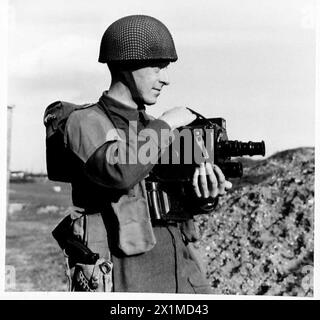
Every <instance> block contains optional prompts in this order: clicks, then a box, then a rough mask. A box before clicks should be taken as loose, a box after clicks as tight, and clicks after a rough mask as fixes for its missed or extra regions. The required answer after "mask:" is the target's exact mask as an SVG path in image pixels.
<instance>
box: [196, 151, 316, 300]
mask: <svg viewBox="0 0 320 320" xmlns="http://www.w3.org/2000/svg"><path fill="white" fill-rule="evenodd" d="M314 169H315V165H314V149H313V148H299V149H294V150H287V151H283V152H280V153H277V154H275V155H273V156H271V157H269V158H268V159H266V160H263V161H258V162H256V163H253V162H252V163H250V166H249V167H247V168H245V170H244V177H243V178H242V179H241V180H240V181H237V183H236V188H235V189H234V190H233V191H232V192H230V193H229V194H228V195H227V196H225V197H223V198H221V199H220V204H219V206H218V207H217V209H216V210H215V211H214V212H213V213H211V214H210V215H206V216H204V215H199V216H197V218H196V219H197V223H198V226H199V230H200V233H201V240H200V241H199V243H198V246H199V249H200V251H201V252H202V254H203V257H204V259H205V261H206V263H207V273H208V277H209V279H210V281H211V283H212V287H213V289H214V292H215V293H216V294H245V295H249V294H252V295H291V296H297V295H298V296H312V295H313V227H314Z"/></svg>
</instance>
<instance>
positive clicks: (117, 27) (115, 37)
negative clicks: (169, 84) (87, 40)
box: [99, 15, 178, 63]
mask: <svg viewBox="0 0 320 320" xmlns="http://www.w3.org/2000/svg"><path fill="white" fill-rule="evenodd" d="M177 59H178V57H177V53H176V49H175V46H174V42H173V39H172V36H171V34H170V32H169V30H168V29H167V27H166V26H165V25H164V24H163V23H162V22H161V21H159V20H157V19H155V18H153V17H150V16H145V15H132V16H127V17H123V18H121V19H119V20H117V21H115V22H114V23H112V24H111V25H110V26H109V27H108V29H107V30H106V31H105V33H104V35H103V37H102V40H101V45H100V53H99V62H101V63H117V62H128V63H130V62H142V61H152V60H161V61H169V62H174V61H176V60H177Z"/></svg>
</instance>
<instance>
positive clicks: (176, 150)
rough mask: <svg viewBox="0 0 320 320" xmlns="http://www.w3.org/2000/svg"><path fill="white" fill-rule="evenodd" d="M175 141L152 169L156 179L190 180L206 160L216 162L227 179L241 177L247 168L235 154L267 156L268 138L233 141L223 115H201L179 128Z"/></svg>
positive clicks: (152, 177) (153, 176)
mask: <svg viewBox="0 0 320 320" xmlns="http://www.w3.org/2000/svg"><path fill="white" fill-rule="evenodd" d="M172 140H173V141H172V143H171V144H170V146H169V147H168V149H167V150H166V152H165V153H164V154H163V155H162V157H161V158H160V161H159V162H160V163H159V164H156V165H155V166H154V168H153V170H152V172H151V179H153V180H155V181H190V180H192V176H193V173H194V170H195V168H196V167H197V166H199V165H200V163H202V162H210V163H214V164H216V165H217V166H218V167H219V168H220V169H221V170H222V172H223V173H224V175H225V177H226V178H237V177H241V176H242V174H243V168H242V164H241V163H240V162H237V161H232V160H231V158H232V157H242V156H244V155H248V156H253V155H262V156H264V155H265V144H264V141H261V142H252V141H249V142H241V141H237V140H229V139H228V135H227V129H226V120H225V119H223V118H211V119H199V118H198V119H196V120H195V121H194V122H192V123H191V124H189V125H187V126H183V127H180V128H179V129H176V130H175V132H174V135H173V139H172ZM182 140H183V143H181V142H182Z"/></svg>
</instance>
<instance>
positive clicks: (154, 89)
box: [132, 62, 169, 105]
mask: <svg viewBox="0 0 320 320" xmlns="http://www.w3.org/2000/svg"><path fill="white" fill-rule="evenodd" d="M168 65H169V63H168V62H166V63H156V64H152V65H150V66H147V67H143V68H139V69H137V70H134V71H132V75H133V78H134V80H135V82H136V86H137V89H138V93H139V95H140V97H141V98H142V100H143V102H144V104H146V105H152V104H155V103H156V102H157V98H158V97H159V95H160V92H161V89H162V87H163V86H167V85H169V78H168V74H167V67H168Z"/></svg>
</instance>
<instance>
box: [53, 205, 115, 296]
mask: <svg viewBox="0 0 320 320" xmlns="http://www.w3.org/2000/svg"><path fill="white" fill-rule="evenodd" d="M67 213H68V214H67V216H66V217H65V218H63V219H62V220H61V221H60V223H59V224H58V225H57V227H56V228H55V229H54V230H53V231H52V235H53V237H54V238H55V239H56V240H57V242H58V244H59V246H60V247H61V249H62V250H63V252H64V255H65V263H66V275H67V277H68V280H69V291H105V292H110V291H111V290H112V267H113V265H112V262H111V255H110V250H109V245H108V237H107V231H106V228H105V225H104V222H103V219H102V216H101V213H90V214H89V213H88V212H86V211H85V210H84V209H82V208H77V207H72V208H70V209H69V210H68V212H67Z"/></svg>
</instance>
